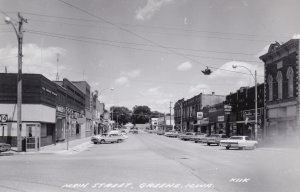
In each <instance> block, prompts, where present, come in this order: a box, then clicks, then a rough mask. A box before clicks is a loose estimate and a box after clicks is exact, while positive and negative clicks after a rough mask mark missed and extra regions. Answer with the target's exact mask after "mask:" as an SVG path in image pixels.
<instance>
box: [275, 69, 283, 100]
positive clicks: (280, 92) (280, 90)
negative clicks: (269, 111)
mask: <svg viewBox="0 0 300 192" xmlns="http://www.w3.org/2000/svg"><path fill="white" fill-rule="evenodd" d="M276 81H277V84H278V99H282V73H281V71H278V73H277V76H276Z"/></svg>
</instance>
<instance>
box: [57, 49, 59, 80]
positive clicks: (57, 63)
mask: <svg viewBox="0 0 300 192" xmlns="http://www.w3.org/2000/svg"><path fill="white" fill-rule="evenodd" d="M58 62H59V53H57V54H56V64H57V65H56V81H59V75H58Z"/></svg>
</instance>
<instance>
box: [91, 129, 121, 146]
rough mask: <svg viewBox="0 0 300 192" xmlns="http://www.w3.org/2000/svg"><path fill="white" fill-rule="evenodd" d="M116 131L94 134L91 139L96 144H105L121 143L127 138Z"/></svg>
mask: <svg viewBox="0 0 300 192" xmlns="http://www.w3.org/2000/svg"><path fill="white" fill-rule="evenodd" d="M114 132H115V131H114ZM114 132H109V133H105V134H102V135H95V136H92V138H91V141H92V142H93V143H94V144H98V143H100V144H103V143H120V142H121V141H124V140H125V138H124V137H123V135H122V134H121V133H114Z"/></svg>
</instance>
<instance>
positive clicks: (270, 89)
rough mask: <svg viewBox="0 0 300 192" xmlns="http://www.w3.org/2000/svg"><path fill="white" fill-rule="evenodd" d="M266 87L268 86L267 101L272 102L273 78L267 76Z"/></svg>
mask: <svg viewBox="0 0 300 192" xmlns="http://www.w3.org/2000/svg"><path fill="white" fill-rule="evenodd" d="M268 85H269V101H272V100H273V77H272V75H269V77H268Z"/></svg>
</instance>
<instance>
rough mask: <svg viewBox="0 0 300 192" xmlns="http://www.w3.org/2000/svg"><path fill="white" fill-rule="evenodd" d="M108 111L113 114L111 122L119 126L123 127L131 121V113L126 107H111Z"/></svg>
mask: <svg viewBox="0 0 300 192" xmlns="http://www.w3.org/2000/svg"><path fill="white" fill-rule="evenodd" d="M110 111H111V112H113V120H114V121H115V122H118V124H119V125H125V124H126V123H128V122H130V120H131V113H132V112H131V111H130V110H129V109H128V108H127V107H118V106H112V107H111V108H110Z"/></svg>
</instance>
